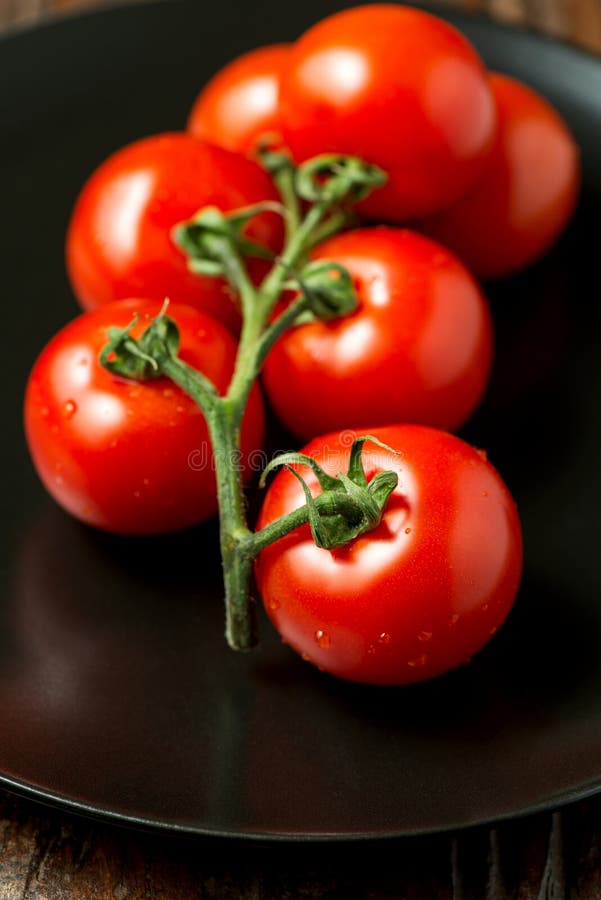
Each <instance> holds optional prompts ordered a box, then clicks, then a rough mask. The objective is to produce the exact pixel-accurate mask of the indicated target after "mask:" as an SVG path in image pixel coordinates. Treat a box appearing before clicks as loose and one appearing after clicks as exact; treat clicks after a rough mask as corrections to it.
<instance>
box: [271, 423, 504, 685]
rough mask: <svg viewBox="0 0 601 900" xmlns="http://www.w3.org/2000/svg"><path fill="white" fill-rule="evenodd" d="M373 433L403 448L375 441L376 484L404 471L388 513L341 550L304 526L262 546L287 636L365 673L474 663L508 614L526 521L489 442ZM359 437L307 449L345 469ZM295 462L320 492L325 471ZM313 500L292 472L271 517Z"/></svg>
mask: <svg viewBox="0 0 601 900" xmlns="http://www.w3.org/2000/svg"><path fill="white" fill-rule="evenodd" d="M369 433H370V434H371V435H372V436H374V437H376V438H378V439H379V441H381V442H383V443H384V444H386V445H388V447H389V448H390V449H385V448H383V447H382V446H380V445H377V444H372V443H370V442H369V441H366V443H365V444H364V450H363V465H364V470H365V474H366V476H367V480H368V482H369V481H370V480H371V479H373V478H374V477H375V476H376V475H377V474H378V473H381V472H383V471H391V472H396V473H397V474H398V483H397V486H396V487H395V488H394V490H393V492H392V494H391V495H390V497H389V499H388V502H387V505H386V507H385V509H384V512H383V515H382V518H381V520H380V523H379V524H378V525H377V527H375V528H374V529H373V530H371V531H368V532H367V533H364V534H361V535H360V536H359V537H357V538H356V539H354V540H352V541H351V542H350V543H349V544H347V545H346V546H344V547H338V548H336V549H332V550H329V549H324V548H323V547H318V546H317V545H316V543H315V541H314V539H313V537H312V534H311V530H310V528H309V525H303V526H302V527H300V528H297V529H296V530H295V531H292V532H291V533H289V534H288V535H286V536H285V537H282V538H281V539H280V540H278V541H276V542H275V543H273V544H271V545H270V546H268V547H266V549H264V550H263V551H262V552H261V554H260V556H259V557H258V560H257V563H256V577H257V584H258V588H259V592H260V594H261V597H262V599H263V603H264V605H265V608H266V610H267V613H268V615H269V617H270V618H271V620H272V622H273V624H274V625H275V627H276V628H277V630H278V631H279V633H280V634H281V636H282V639H283V640H284V641H285V642H286V643H288V644H290V646H291V647H292V648H293V649H294V650H296V651H297V652H298V653H300V654H302V656H303V657H304V658H305V659H307V660H309V661H311V662H312V663H314V664H315V665H316V666H318V667H319V668H320V669H323V670H324V671H326V672H329V673H331V674H333V675H337V676H339V677H341V678H346V679H350V680H352V681H359V682H365V683H370V684H407V683H410V682H415V681H422V680H425V679H427V678H432V677H434V676H437V675H441V674H442V673H444V672H447V671H449V670H450V669H453V668H455V667H456V666H459V665H461V663H463V662H466V661H467V660H468V659H469V658H470V657H471V656H472V655H473V654H474V653H476V652H477V651H479V650H480V649H481V648H482V647H483V646H484V645H485V644H486V643H487V641H488V640H490V638H491V637H492V635H493V634H494V633H495V632H496V631H497V629H498V628H499V626H500V625H501V624H502V623H503V621H504V620H505V618H506V617H507V615H508V613H509V611H510V609H511V607H512V605H513V603H514V600H515V597H516V594H517V591H518V586H519V582H520V575H521V566H522V538H521V528H520V522H519V518H518V513H517V510H516V506H515V503H514V501H513V499H512V497H511V495H510V493H509V491H508V489H507V487H506V486H505V484H504V483H503V481H502V480H501V478H500V476H499V474H498V473H497V472H496V470H495V469H494V468H493V467H492V466H491V465H490V463H488V462H487V460H486V458H485V455H484V454H483V453H482V452H481V451H478V450H476V449H475V448H473V447H471V446H469V445H468V444H466V443H465V442H463V441H461V440H460V439H459V438H457V437H455V436H453V435H450V434H447V433H445V432H441V431H437V430H435V429H431V428H426V427H423V426H416V425H396V426H390V427H387V428H378V429H370V431H369ZM356 436H357V435H355V434H351V433H350V432H341V433H339V434H338V433H334V434H330V435H326V436H325V437H320V438H316V439H315V440H313V441H312V442H311V443H310V444H309V445H308V446H306V447H305V448H304V450H303V452H304V453H305V454H307V455H308V456H310V457H313V458H314V459H316V460H317V461H318V462H319V463H320V465H321V466H322V467H323V469H324V470H325V472H327V473H328V474H329V475H331V476H333V475H337V473H339V472H345V471H346V470H347V468H348V464H349V456H350V452H351V444H352V442H353V440H354V439H355V438H356ZM395 451H396V452H395ZM294 468H295V469H296V470H297V471H298V473H299V474H301V475H302V477H303V478H304V479H305V481H306V484H307V485H308V486H309V488H310V490H311V492H312V493H313V494H318V493H319V488H318V483H317V477H316V475H315V473H314V472H313V471H312V470H311V469H309V468H307V467H304V466H302V467H301V466H294ZM304 502H305V494H304V490H303V486H302V484H301V483H300V482H299V480H298V479H297V477H295V476H294V474H293V473H292V472H291V471H282V472H280V473H279V474H278V475H277V477H276V478H275V479H274V481H273V482H272V484H271V485H270V487H269V489H268V492H267V496H266V498H265V502H264V504H263V508H262V511H261V514H260V517H259V522H258V527H260V528H263V527H266V526H267V525H269V524H270V523H271V522H273V521H274V520H276V519H277V518H279V517H280V516H283V515H285V514H287V513H289V512H291V511H292V510H294V509H296V508H297V507H299V506H301V505H302V504H304Z"/></svg>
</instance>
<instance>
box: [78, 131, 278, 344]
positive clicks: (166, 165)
mask: <svg viewBox="0 0 601 900" xmlns="http://www.w3.org/2000/svg"><path fill="white" fill-rule="evenodd" d="M275 199H277V195H276V192H275V188H274V187H273V185H272V183H271V180H270V179H269V177H268V176H267V174H266V173H265V172H263V171H262V169H261V168H260V167H259V166H258V165H257V164H256V163H254V162H251V161H250V160H248V159H245V158H244V157H242V156H239V155H238V154H233V153H230V152H229V151H227V150H223V149H222V148H220V147H213V146H210V145H208V144H204V143H203V142H201V141H199V140H197V139H196V138H193V137H192V136H191V135H189V134H185V133H181V134H179V133H175V134H163V135H157V136H154V137H149V138H144V139H143V140H140V141H137V142H136V143H133V144H130V145H129V146H127V147H125V148H123V149H122V150H119V151H118V152H117V153H115V154H114V155H113V156H111V157H109V159H108V160H106V162H104V163H103V164H102V165H101V166H100V168H98V169H97V170H96V172H95V173H94V174H93V175H92V177H91V178H90V179H89V180H88V182H87V183H86V185H85V186H84V188H83V191H82V192H81V194H80V196H79V199H78V201H77V203H76V206H75V209H74V212H73V216H72V218H71V223H70V225H69V231H68V235H67V269H68V272H69V276H70V278H71V282H72V285H73V289H74V291H75V293H76V295H77V297H78V299H79V301H80V303H81V305H82V306H83V307H84V309H95V308H96V307H97V306H102V305H103V304H105V303H109V302H111V301H112V300H122V299H124V298H126V297H136V296H144V297H149V298H152V299H154V300H164V299H165V297H169V298H170V299H172V300H173V301H174V302H179V303H189V304H191V305H192V306H196V307H198V308H199V309H202V310H203V311H205V312H208V313H210V314H211V315H213V316H215V318H218V319H219V320H220V321H222V322H224V323H225V324H226V325H229V326H231V327H233V328H236V327H238V323H239V314H238V312H237V310H236V308H235V306H234V304H233V303H232V300H231V292H230V289H229V287H228V286H227V285H226V284H225V282H224V281H223V280H221V279H213V278H208V277H202V276H199V275H193V274H192V273H190V272H189V271H188V269H187V265H186V258H185V256H184V255H183V253H182V252H181V251H180V250H179V248H178V247H177V246H176V245H175V244H174V243H173V240H172V238H171V229H172V228H173V226H174V225H176V224H177V223H178V222H181V221H183V220H185V219H188V218H190V217H191V216H192V215H194V213H196V212H197V211H198V210H199V209H201V208H202V207H204V206H217V207H219V208H220V209H222V210H226V211H229V210H233V209H237V208H238V207H241V206H246V205H248V204H252V203H256V202H258V201H261V200H275ZM248 234H249V236H251V237H253V239H254V240H256V241H259V242H260V243H263V244H265V245H267V246H268V247H270V248H271V249H272V250H274V251H275V250H277V249H278V248H279V246H280V241H281V223H280V220H279V218H278V217H277V216H276V215H274V214H273V213H268V214H264V215H262V216H260V217H258V218H256V219H255V220H253V222H252V223H251V224H250V226H249V229H248ZM263 271H264V266H263V265H261V266H260V272H261V273H262V272H263Z"/></svg>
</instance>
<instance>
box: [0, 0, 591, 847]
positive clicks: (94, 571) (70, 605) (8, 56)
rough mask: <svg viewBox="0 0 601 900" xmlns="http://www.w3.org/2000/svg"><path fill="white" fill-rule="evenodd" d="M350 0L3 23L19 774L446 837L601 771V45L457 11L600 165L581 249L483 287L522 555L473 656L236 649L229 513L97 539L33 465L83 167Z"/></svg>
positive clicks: (139, 797)
mask: <svg viewBox="0 0 601 900" xmlns="http://www.w3.org/2000/svg"><path fill="white" fill-rule="evenodd" d="M342 5H343V4H340V6H342ZM335 8H337V4H335V3H329V2H328V3H324V2H323V0H320V2H318V0H307V2H305V3H302V4H293V5H285V4H276V3H272V2H270V0H259V2H257V3H241V2H240V3H238V4H237V5H235V4H234V0H223V2H221V3H219V4H209V5H206V4H199V3H196V2H170V3H154V4H150V5H140V6H132V7H131V8H122V9H118V10H111V11H109V12H102V13H97V14H91V15H87V16H84V17H82V18H78V19H69V20H64V21H60V22H55V23H52V24H49V25H46V26H45V27H43V28H41V29H38V30H35V31H31V32H24V33H21V34H16V35H12V36H10V37H8V38H5V39H3V40H2V41H0V80H1V83H2V84H3V85H5V86H7V85H8V86H10V87H9V89H6V88H5V89H4V90H3V91H2V92H1V96H0V121H1V122H2V129H3V136H4V137H3V141H2V145H1V147H0V164H1V165H0V171H1V173H2V187H1V190H2V197H3V203H2V207H3V215H2V219H1V224H0V228H1V232H2V233H1V246H2V273H3V297H4V302H3V308H4V312H3V316H4V322H3V325H4V327H3V333H4V340H3V345H4V346H3V351H2V352H3V378H2V386H1V389H2V402H3V409H4V419H3V432H4V434H3V441H2V452H3V455H4V463H3V466H2V475H3V485H2V497H3V500H4V515H3V517H2V520H1V522H0V529H1V532H2V533H1V537H0V553H1V555H2V562H1V566H0V572H1V575H0V578H1V591H2V594H1V604H0V710H1V711H2V712H1V715H0V783H2V784H3V785H4V786H5V787H8V788H11V789H13V790H18V791H24V792H26V793H28V794H29V795H34V796H37V797H39V798H42V799H45V800H48V801H51V802H55V803H58V804H62V805H64V806H67V807H70V808H74V809H79V810H81V811H88V812H92V813H95V814H100V815H103V816H108V817H111V818H114V819H117V820H120V821H124V822H125V821H130V822H137V823H144V824H148V825H152V826H156V827H158V828H164V829H173V830H181V831H184V832H188V833H199V834H202V833H205V834H220V835H241V836H249V837H301V838H325V837H359V836H374V837H375V836H383V835H404V834H411V833H413V834H414V833H418V832H426V831H436V830H442V829H446V828H453V827H460V826H464V825H468V824H471V823H475V822H484V821H491V820H496V819H499V818H503V817H506V816H511V815H515V814H519V813H524V812H527V811H530V810H535V809H540V808H542V807H547V806H553V805H556V804H559V803H561V802H565V801H567V800H569V799H572V798H576V797H580V796H583V795H586V794H588V793H591V792H594V791H597V790H599V789H601V653H600V652H599V647H600V646H601V563H600V560H601V554H600V553H599V549H598V539H599V530H600V529H599V521H600V512H599V511H600V510H601V475H600V472H601V465H600V458H601V453H600V447H601V408H600V404H599V399H598V398H599V396H600V391H601V367H600V366H599V352H600V348H601V342H600V338H599V335H600V324H601V322H600V319H601V314H600V308H601V305H600V304H599V283H598V255H599V247H598V234H599V231H598V222H599V217H600V216H601V62H599V61H597V60H595V59H593V58H591V57H587V56H585V55H583V54H581V53H579V52H577V51H575V50H571V49H569V48H567V47H564V46H561V45H558V44H555V43H553V42H551V41H548V40H544V39H541V38H537V37H535V36H533V35H530V34H527V33H517V32H513V31H509V30H507V29H504V28H501V27H499V26H495V25H492V24H490V23H488V22H485V21H482V20H472V19H468V18H462V17H460V16H459V15H457V16H449V18H450V19H451V20H452V21H453V22H455V23H456V24H458V25H459V26H460V27H461V28H462V29H463V30H464V31H465V32H466V33H467V35H468V36H469V37H470V38H471V39H472V40H473V41H474V42H475V43H476V45H477V46H478V48H479V49H480V51H481V52H482V54H483V55H484V57H485V59H486V61H487V62H488V64H489V65H490V66H491V67H493V68H496V69H500V70H503V71H506V72H510V73H513V74H516V75H517V76H519V77H522V78H524V79H525V80H527V81H528V82H530V83H531V84H532V85H534V86H535V87H537V88H539V89H540V90H542V91H543V92H544V93H545V94H546V95H547V96H548V97H549V98H550V99H551V100H552V101H553V102H555V103H556V104H557V106H558V107H559V108H560V110H561V111H562V112H563V113H564V115H565V116H566V117H567V119H568V120H569V122H570V123H571V125H572V127H573V128H574V130H575V132H576V135H577V138H578V140H579V142H580V144H581V147H582V151H583V161H584V169H585V189H584V196H583V201H582V204H581V207H580V210H579V213H578V216H577V218H576V220H575V222H574V223H573V225H572V227H571V229H570V231H569V232H568V234H567V235H566V236H565V238H564V239H563V240H562V242H561V244H560V245H559V246H558V247H557V248H556V250H555V251H554V252H553V253H552V254H551V255H550V256H549V257H548V258H547V259H546V260H545V261H544V262H543V263H542V264H540V265H538V266H537V267H535V268H534V269H532V270H530V271H529V272H527V273H525V274H523V275H522V276H520V277H517V278H514V279H512V280H510V281H506V282H504V283H503V284H499V285H496V286H495V287H494V288H491V289H490V291H489V295H490V297H491V300H492V303H493V309H494V315H495V319H496V322H497V329H498V356H497V364H496V369H495V374H494V380H493V384H492V386H491V389H490V392H489V395H488V398H487V402H486V404H485V406H484V407H483V409H482V411H481V412H480V413H479V414H478V416H477V418H476V419H474V420H473V422H472V423H471V424H470V426H469V428H468V429H467V431H466V432H465V435H466V437H467V438H468V439H470V440H473V441H474V442H475V443H476V444H478V445H479V446H484V447H486V448H487V449H488V452H489V456H490V458H491V459H492V461H493V462H494V463H495V465H496V466H497V467H498V468H499V469H500V470H501V472H502V473H503V475H504V476H505V478H506V480H507V482H508V483H509V485H510V487H511V488H512V490H513V491H514V493H515V495H516V497H517V500H518V504H519V507H520V510H521V514H522V518H523V525H524V532H525V548H526V568H525V573H524V580H523V587H522V590H521V592H520V596H519V599H518V603H517V605H516V608H515V611H514V612H513V614H512V615H511V617H510V620H509V622H508V623H507V625H506V626H505V627H504V628H503V629H502V631H501V632H500V634H499V635H498V636H497V637H496V638H495V639H494V640H493V641H492V643H491V644H490V645H489V647H488V648H487V649H486V650H485V651H484V652H482V653H481V654H480V655H479V656H478V657H477V658H476V659H474V661H473V662H472V664H471V665H470V666H467V667H465V668H463V669H462V670H460V671H457V672H455V673H453V674H451V675H449V676H446V677H444V678H441V679H438V680H437V681H434V682H431V683H428V684H424V685H418V686H414V687H409V688H402V689H378V688H366V687H358V686H355V685H351V684H345V683H340V682H338V681H335V680H333V679H331V678H328V677H327V676H324V675H320V674H319V673H318V672H316V671H314V670H313V669H312V668H311V667H309V666H307V665H305V664H303V663H302V662H301V661H300V660H299V659H298V658H297V657H296V656H295V655H293V654H292V653H291V652H289V651H288V650H287V649H286V648H285V647H283V646H282V645H281V644H280V642H279V640H278V639H277V636H276V635H275V634H274V633H273V631H272V629H271V627H270V625H269V624H268V623H267V621H265V620H263V621H262V623H261V625H262V640H263V643H262V647H261V650H260V651H259V652H257V653H254V654H251V655H245V656H236V655H235V654H232V653H229V652H227V650H226V648H225V646H224V644H223V641H222V638H221V633H222V608H221V598H220V594H221V589H220V583H219V563H218V557H217V542H216V535H215V528H214V525H210V526H207V527H204V528H201V529H198V530H195V531H191V532H189V533H186V534H183V535H179V536H177V537H171V538H168V539H160V540H159V539H153V540H139V541H138V540H124V539H115V538H111V537H109V536H106V535H102V534H98V533H95V532H93V531H91V530H89V529H86V528H84V527H82V526H80V525H78V524H76V523H75V522H73V521H71V520H70V519H69V518H68V517H67V516H66V515H64V514H63V513H62V512H61V511H60V510H58V509H57V508H56V507H55V506H54V505H53V503H52V501H50V500H49V499H47V498H46V497H45V495H44V492H43V490H42V488H41V486H40V485H39V483H38V481H37V479H36V476H35V474H34V472H33V470H32V468H31V465H30V463H29V460H28V457H27V452H26V449H25V445H24V440H23V436H22V431H21V398H22V393H23V388H24V384H25V380H26V377H27V373H28V369H29V367H30V365H31V363H32V361H33V359H34V358H35V355H36V354H37V352H38V351H39V350H40V349H41V347H42V346H43V344H44V343H45V342H46V340H47V339H48V338H49V337H50V336H51V335H52V334H53V333H54V332H55V331H56V330H57V329H58V328H59V327H60V326H61V324H62V323H63V322H65V321H66V320H67V319H69V318H71V317H73V316H74V315H75V314H76V312H77V309H76V306H75V304H74V301H73V299H72V297H71V294H70V291H69V288H68V286H67V283H66V279H65V275H64V269H63V259H62V252H63V236H64V231H65V226H66V222H67V217H68V214H69V210H70V208H71V205H72V203H73V201H74V198H75V195H76V193H77V191H78V189H79V187H80V186H81V184H82V183H83V181H84V179H85V177H86V176H87V175H88V174H89V173H90V172H91V171H92V169H93V168H94V167H95V166H96V165H97V164H98V163H99V162H100V161H101V160H102V159H103V158H104V157H105V156H106V155H108V153H110V152H111V151H112V150H114V149H116V148H118V147H119V146H121V145H123V144H125V143H127V142H128V141H130V140H133V139H135V138H137V137H140V136H142V135H144V134H150V133H153V132H157V131H161V130H167V129H177V128H181V127H182V126H183V123H184V121H185V116H186V113H187V110H188V109H189V106H190V104H191V102H192V100H193V98H194V96H195V94H196V91H197V90H198V89H199V88H200V86H201V85H202V84H203V82H204V81H205V80H206V79H207V78H208V77H209V76H210V74H211V73H212V72H214V71H215V70H216V69H217V68H218V67H219V66H220V65H222V64H224V63H225V62H226V61H227V60H228V59H229V58H231V57H232V56H234V55H236V54H237V53H240V52H242V51H243V50H244V49H247V48H249V47H251V46H253V45H255V46H256V45H258V44H264V43H271V42H275V41H280V40H291V39H293V38H294V37H295V36H296V35H297V34H298V33H299V32H300V31H301V30H302V29H303V28H304V27H306V26H307V25H308V24H310V23H311V22H312V21H315V20H317V19H318V18H320V17H321V16H323V15H324V14H325V13H326V12H329V11H333V10H334V9H335ZM228 22H229V23H230V24H228Z"/></svg>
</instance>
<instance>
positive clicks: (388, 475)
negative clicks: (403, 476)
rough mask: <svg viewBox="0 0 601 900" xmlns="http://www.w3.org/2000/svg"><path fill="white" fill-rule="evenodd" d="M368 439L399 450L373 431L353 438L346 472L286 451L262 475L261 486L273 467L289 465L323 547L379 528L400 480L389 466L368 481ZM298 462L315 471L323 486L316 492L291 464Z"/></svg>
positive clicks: (340, 544)
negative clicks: (329, 469)
mask: <svg viewBox="0 0 601 900" xmlns="http://www.w3.org/2000/svg"><path fill="white" fill-rule="evenodd" d="M366 441H371V442H373V443H375V444H377V445H378V446H379V447H382V448H383V449H385V450H388V451H390V452H392V453H396V451H395V450H393V449H392V447H389V446H388V445H387V444H384V443H382V441H380V440H378V439H377V438H375V437H373V436H372V435H366V436H364V437H359V438H356V439H355V440H354V441H353V444H352V447H351V453H350V459H349V469H348V472H347V473H346V474H344V473H342V472H339V473H338V475H337V476H336V477H333V476H331V475H328V474H327V473H326V472H324V470H323V469H322V468H321V466H320V465H319V463H318V462H317V460H315V459H313V457H310V456H307V455H306V454H304V453H283V454H281V456H277V457H275V458H274V459H273V460H272V461H271V462H270V463H269V465H268V466H267V467H266V468H265V470H264V472H263V474H262V476H261V486H264V484H265V479H266V476H267V474H268V473H269V472H270V471H272V470H273V469H274V468H276V467H277V466H286V468H287V469H289V471H290V472H291V473H292V474H293V475H294V477H295V478H297V479H298V481H300V483H301V485H302V488H303V492H304V495H305V504H306V507H307V517H308V521H309V525H310V527H311V534H312V535H313V540H314V541H315V543H316V544H317V546H318V547H321V548H322V549H324V550H334V549H336V548H337V547H344V546H346V545H347V544H348V543H350V542H351V541H352V540H354V539H355V538H357V537H359V535H361V534H365V533H366V532H368V531H372V530H373V529H374V528H376V527H377V526H378V525H379V524H380V522H381V521H382V515H383V512H384V509H385V507H386V504H387V503H388V500H389V498H390V495H391V494H392V492H393V491H394V489H395V488H396V486H397V484H398V475H397V473H396V472H393V471H390V470H387V471H383V472H379V473H378V474H377V475H375V476H374V477H373V478H372V479H371V481H369V482H368V481H367V478H366V475H365V469H364V467H363V460H362V454H363V445H364V444H365V442H366ZM299 464H300V465H305V466H308V467H309V468H310V469H312V471H313V472H314V473H315V475H316V477H317V479H318V482H319V485H320V487H321V489H322V492H321V493H320V494H318V495H317V496H315V497H314V496H313V495H312V494H311V490H310V489H309V486H308V484H307V482H306V481H305V479H304V478H303V477H302V475H301V474H300V473H299V472H297V471H296V469H293V468H292V466H293V465H299Z"/></svg>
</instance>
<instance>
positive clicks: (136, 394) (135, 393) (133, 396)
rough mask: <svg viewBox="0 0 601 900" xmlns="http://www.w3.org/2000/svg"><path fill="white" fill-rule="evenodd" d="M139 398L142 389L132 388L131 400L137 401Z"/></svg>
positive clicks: (130, 392)
mask: <svg viewBox="0 0 601 900" xmlns="http://www.w3.org/2000/svg"><path fill="white" fill-rule="evenodd" d="M139 396H140V388H130V391H129V398H130V400H135V399H136V398H137V397H139Z"/></svg>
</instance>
